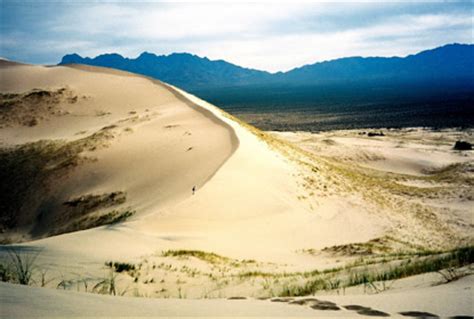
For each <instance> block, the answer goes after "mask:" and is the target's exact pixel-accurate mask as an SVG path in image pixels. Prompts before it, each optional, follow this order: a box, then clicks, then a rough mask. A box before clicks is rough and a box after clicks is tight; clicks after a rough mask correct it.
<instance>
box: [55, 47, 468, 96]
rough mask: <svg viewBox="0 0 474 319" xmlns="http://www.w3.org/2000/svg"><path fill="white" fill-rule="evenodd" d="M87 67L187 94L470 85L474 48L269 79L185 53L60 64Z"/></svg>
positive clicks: (309, 68) (320, 65) (354, 62)
mask: <svg viewBox="0 0 474 319" xmlns="http://www.w3.org/2000/svg"><path fill="white" fill-rule="evenodd" d="M71 63H76V64H88V65H95V66H103V67H110V68H115V69H120V70H125V71H130V72H134V73H138V74H143V75H147V76H150V77H153V78H156V79H159V80H162V81H164V82H167V83H170V84H173V85H176V86H178V87H181V88H183V89H185V90H189V91H195V90H199V89H212V88H223V87H235V86H249V85H293V86H294V85H296V86H300V85H305V86H308V85H328V84H333V85H338V84H350V83H361V82H366V83H376V84H378V85H380V84H381V83H384V84H394V83H417V84H420V83H425V84H430V83H434V84H437V85H443V84H456V85H468V86H472V85H473V84H474V45H472V44H449V45H445V46H442V47H438V48H435V49H432V50H426V51H422V52H419V53H417V54H414V55H409V56H407V57H388V58H387V57H348V58H341V59H335V60H330V61H324V62H317V63H314V64H309V65H305V66H302V67H298V68H295V69H292V70H290V71H287V72H277V73H269V72H266V71H260V70H254V69H249V68H244V67H241V66H238V65H235V64H232V63H229V62H226V61H224V60H209V59H208V58H206V57H204V58H203V57H199V56H197V55H192V54H189V53H173V54H170V55H155V54H153V53H148V52H143V53H142V54H140V56H138V57H137V58H135V59H130V58H125V57H123V56H121V55H119V54H116V53H112V54H103V55H99V56H97V57H95V58H88V57H86V58H83V57H81V56H79V55H78V54H68V55H65V56H64V57H63V58H62V60H61V62H60V64H71Z"/></svg>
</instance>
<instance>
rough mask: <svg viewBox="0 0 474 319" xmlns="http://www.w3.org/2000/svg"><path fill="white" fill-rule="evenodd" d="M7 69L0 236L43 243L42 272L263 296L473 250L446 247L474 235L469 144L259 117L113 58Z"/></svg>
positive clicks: (63, 280)
mask: <svg viewBox="0 0 474 319" xmlns="http://www.w3.org/2000/svg"><path fill="white" fill-rule="evenodd" d="M0 73H1V77H2V81H1V83H0V91H1V92H2V95H1V98H2V101H1V102H2V107H3V108H2V113H0V115H1V117H0V119H1V122H0V133H1V137H0V146H1V153H0V155H1V156H2V165H3V167H2V168H3V170H2V172H3V174H4V176H2V177H3V180H5V181H7V182H4V183H2V190H1V193H2V203H4V204H3V206H2V207H0V208H2V210H3V211H4V212H7V213H4V214H3V216H2V220H1V226H2V234H1V236H2V239H3V241H4V242H9V243H21V244H17V245H5V246H2V247H1V249H0V258H1V259H2V260H7V259H8V249H10V248H12V247H13V248H14V249H16V250H18V251H20V252H23V253H25V254H31V253H33V254H35V252H38V251H39V252H40V255H39V256H38V259H37V263H38V264H39V265H40V266H41V267H42V269H47V270H48V276H49V277H51V281H49V282H48V284H45V286H46V287H51V288H54V287H63V288H65V289H77V290H80V291H90V290H91V289H90V287H91V286H94V285H97V284H98V283H99V282H101V281H103V280H104V278H108V277H107V276H110V275H112V276H113V278H114V280H116V285H117V289H119V290H120V291H122V292H123V294H125V295H127V296H133V295H136V296H148V297H158V298H160V297H166V298H168V297H181V298H183V297H184V298H219V297H231V296H246V297H250V296H251V297H258V298H260V297H271V296H280V295H299V294H304V295H308V294H313V293H315V292H316V291H317V290H325V291H326V290H329V291H337V292H339V291H340V289H342V288H341V287H343V285H345V284H347V285H349V284H350V285H356V286H357V285H359V284H360V282H359V281H357V280H356V279H357V278H356V279H354V274H359V273H364V272H368V273H370V274H371V275H374V274H376V273H377V274H378V273H379V272H380V271H390V270H391V269H392V268H393V267H395V268H396V267H402V266H403V267H406V265H407V263H410V262H411V261H412V258H414V260H417V261H419V262H420V263H428V262H429V261H430V260H431V259H433V260H447V259H446V258H448V259H449V258H452V259H453V260H455V261H456V262H458V264H457V266H459V267H463V266H466V264H465V259H463V258H464V257H463V258H461V257H459V256H464V255H466V254H468V253H469V251H470V250H467V252H466V250H462V251H461V252H460V253H459V252H458V251H457V250H454V251H452V250H453V249H458V248H459V247H461V246H468V245H472V242H473V235H472V226H473V225H472V211H471V210H470V207H471V206H470V205H471V204H472V201H473V198H474V196H473V194H472V188H471V187H470V185H472V180H473V176H472V170H471V169H470V167H471V166H470V165H472V162H473V158H472V155H469V154H463V155H461V154H451V153H450V152H451V150H450V149H448V147H447V146H446V145H444V144H443V146H442V147H439V148H438V147H437V146H433V145H435V144H433V145H431V146H430V147H427V149H428V150H426V149H425V150H423V147H419V146H413V145H412V144H410V143H412V142H413V141H411V142H410V141H409V136H408V135H406V134H405V133H403V134H401V135H400V136H393V137H390V139H388V138H387V139H371V140H367V139H360V138H357V136H355V137H354V136H353V135H354V134H358V133H354V132H352V133H348V134H352V135H350V136H346V135H344V134H345V133H344V134H342V135H341V134H340V135H339V136H338V135H337V134H338V133H334V134H336V135H332V136H322V137H321V136H314V135H311V134H309V135H305V134H303V133H302V134H290V133H282V134H275V133H268V132H261V131H259V130H257V129H255V128H253V127H251V126H249V125H247V124H246V123H243V122H241V121H240V120H238V119H236V118H234V117H232V116H231V115H229V114H227V113H225V112H223V111H222V110H220V109H219V108H217V107H215V106H213V105H210V104H209V103H207V102H205V101H202V100H200V99H198V98H197V97H195V96H192V95H190V94H188V93H186V92H183V91H181V90H180V89H178V88H174V87H172V86H169V85H167V84H164V83H160V82H158V81H154V80H151V79H148V78H145V77H141V76H136V75H133V74H130V73H126V72H121V71H115V70H110V69H104V68H96V67H86V66H77V65H72V66H60V67H41V66H30V65H13V64H8V63H3V64H1V68H0ZM404 134H405V135H404ZM407 136H408V137H407ZM427 136H432V135H430V134H429V133H427ZM443 139H444V138H443V137H440V138H439V140H440V141H445V142H446V141H449V142H451V139H452V136H451V137H449V138H448V139H444V140H443ZM400 141H403V143H405V144H404V147H403V148H402V151H400V152H398V151H397V149H398V148H400V147H398V148H397V146H400V145H399V144H400ZM445 142H443V143H445ZM407 145H408V146H409V147H408V146H407ZM405 146H406V147H405ZM426 152H431V153H432V154H434V155H433V156H432V157H431V158H428V159H426V160H425V161H424V162H423V161H422V160H424V157H425V156H426ZM414 158H415V160H413V159H414ZM417 165H418V166H417ZM389 168H391V169H389ZM393 168H395V169H393ZM426 168H429V169H430V171H429V172H427V171H424V170H425V169H426ZM426 185H429V186H430V187H425V186H426ZM193 188H194V193H193ZM5 203H8V205H5ZM446 238H449V241H447V240H446ZM443 258H444V259H443ZM460 260H461V261H460ZM114 262H115V263H119V264H121V265H126V267H128V268H127V269H128V270H126V271H122V272H116V271H114V268H113V267H115V266H113V264H114ZM453 262H454V261H453ZM443 265H444V264H443ZM430 269H431V268H430ZM115 270H116V269H115ZM324 270H326V272H324ZM462 271H463V272H462V274H463V275H465V274H469V273H471V272H472V269H471V268H469V267H468V268H463V270H462ZM374 276H375V275H374ZM442 279H443V278H442V277H441V275H438V276H437V279H436V280H434V281H433V282H434V283H438V282H442ZM88 282H90V285H91V286H88V285H87V283H88ZM336 283H337V284H336ZM83 284H84V285H83ZM384 286H385V284H384ZM308 287H309V288H308ZM364 287H365V286H364ZM374 287H375V288H373V287H372V288H371V289H375V290H376V291H377V290H378V289H379V288H377V287H378V286H377V285H376V284H375V285H374ZM344 289H345V288H344ZM364 290H365V288H364ZM114 294H115V291H114ZM53 297H54V296H53ZM48 298H49V297H48ZM87 298H88V297H87ZM65 302H69V301H66V300H65ZM91 302H96V301H91ZM252 302H253V301H252ZM147 307H148V306H147ZM150 307H152V305H150ZM173 307H175V306H173ZM223 307H224V306H223ZM265 307H266V306H264V308H265ZM169 309H175V308H169ZM190 309H193V308H190ZM255 309H257V308H255ZM267 310H268V311H269V312H266V311H267ZM169 311H172V310H169ZM262 311H263V312H262V313H268V314H269V315H272V314H273V313H274V311H276V310H273V308H272V309H271V310H270V309H267V308H265V309H264V310H262ZM302 311H303V310H302ZM304 311H306V310H304ZM304 311H303V312H302V314H303V313H304V314H306V312H304ZM391 311H392V310H391ZM259 313H260V312H259V311H256V314H259Z"/></svg>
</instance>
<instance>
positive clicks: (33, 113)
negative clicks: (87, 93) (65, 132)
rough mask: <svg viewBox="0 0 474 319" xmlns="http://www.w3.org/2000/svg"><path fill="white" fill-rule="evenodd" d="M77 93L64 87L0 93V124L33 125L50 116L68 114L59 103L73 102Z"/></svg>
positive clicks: (76, 98) (75, 100)
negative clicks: (49, 89)
mask: <svg viewBox="0 0 474 319" xmlns="http://www.w3.org/2000/svg"><path fill="white" fill-rule="evenodd" d="M77 100H78V97H77V95H75V94H74V93H73V92H72V91H70V90H68V89H66V88H60V89H57V90H51V91H48V90H43V89H33V90H31V91H28V92H24V93H0V125H2V126H14V125H22V126H35V125H37V124H38V123H39V122H40V121H42V120H47V119H48V118H50V117H52V116H60V115H65V114H68V112H67V111H64V110H62V109H61V108H60V107H59V105H60V104H61V103H68V104H73V103H76V102H77Z"/></svg>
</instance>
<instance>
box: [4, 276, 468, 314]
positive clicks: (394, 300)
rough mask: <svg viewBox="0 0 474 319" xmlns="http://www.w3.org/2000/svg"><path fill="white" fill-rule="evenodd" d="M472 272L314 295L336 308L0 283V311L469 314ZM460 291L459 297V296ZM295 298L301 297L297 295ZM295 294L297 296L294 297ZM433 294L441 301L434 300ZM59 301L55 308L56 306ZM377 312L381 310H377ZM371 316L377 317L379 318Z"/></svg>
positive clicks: (9, 312)
mask: <svg viewBox="0 0 474 319" xmlns="http://www.w3.org/2000/svg"><path fill="white" fill-rule="evenodd" d="M472 284H473V282H472V276H471V277H467V278H464V279H462V280H460V281H457V282H454V283H451V284H449V285H447V286H438V287H428V288H418V289H415V290H410V291H399V292H395V293H386V294H380V295H365V296H317V299H318V300H321V301H329V302H333V303H334V304H335V305H337V306H338V307H339V309H340V310H337V311H334V310H318V309H313V308H311V307H310V306H309V305H293V304H288V302H271V301H270V300H252V299H250V300H249V299H247V300H225V299H214V300H209V299H207V300H203V299H201V300H183V299H150V298H131V297H110V296H99V295H93V294H85V293H77V292H69V291H58V290H52V289H39V288H27V287H22V286H17V285H11V284H4V283H0V300H1V302H2V313H3V315H5V316H7V317H9V318H30V317H43V316H47V317H51V316H59V317H73V316H74V317H75V316H80V317H117V316H121V317H148V316H153V317H189V316H191V317H213V318H215V317H219V318H224V317H225V318H236V317H237V318H240V317H242V318H263V317H272V318H275V317H284V318H300V317H311V318H314V317H315V316H317V317H324V318H326V317H338V318H354V317H357V318H373V317H374V315H373V314H372V315H364V314H360V313H357V312H356V311H354V310H348V309H345V308H344V306H347V305H358V306H362V307H366V308H371V309H375V310H377V311H381V312H383V313H384V314H385V315H390V316H392V317H398V318H406V316H402V315H400V312H410V311H412V312H415V311H417V312H418V315H413V316H412V317H417V316H418V317H422V316H423V313H424V314H432V315H437V316H441V317H448V316H462V315H464V316H470V315H472V314H473V313H474V309H473V306H472V297H473V295H472V291H471V289H472ZM460 296H462V297H461V298H460ZM298 299H299V300H301V299H303V298H298ZM298 299H296V300H298ZM434 299H436V300H438V301H443V302H442V303H440V302H433V300H434ZM58 304H59V305H61V307H58V306H57V305H58ZM379 316H380V315H379ZM379 316H376V317H379Z"/></svg>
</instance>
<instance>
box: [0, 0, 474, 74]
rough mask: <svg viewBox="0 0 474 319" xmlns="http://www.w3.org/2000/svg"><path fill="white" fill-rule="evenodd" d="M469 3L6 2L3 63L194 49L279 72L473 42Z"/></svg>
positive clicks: (0, 51)
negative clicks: (329, 61)
mask: <svg viewBox="0 0 474 319" xmlns="http://www.w3.org/2000/svg"><path fill="white" fill-rule="evenodd" d="M470 5H471V4H469V3H465V2H464V3H463V2H446V3H445V2H442V3H441V2H440V3H432V2H426V3H420V2H416V3H413V2H399V1H396V2H384V3H374V2H370V1H369V2H356V3H346V2H344V3H327V2H316V3H315V2H303V3H273V2H259V3H237V2H233V1H231V2H227V3H222V2H219V3H216V2H206V3H197V2H193V3H189V2H187V3H169V2H164V3H163V2H140V3H128V2H111V3H103V2H43V3H35V2H28V3H17V2H8V1H5V2H2V13H1V15H2V16H1V18H2V19H1V21H0V26H1V32H2V39H1V43H0V56H6V57H9V58H12V59H18V60H22V61H26V62H33V63H55V62H58V61H59V59H60V58H61V56H62V55H64V54H66V53H71V52H77V53H79V54H81V55H89V56H93V55H97V54H100V53H105V52H118V53H120V54H123V55H126V56H132V57H133V56H137V55H138V54H139V53H141V52H142V51H150V52H155V53H157V54H168V53H172V52H184V51H187V52H191V53H195V54H199V55H202V56H208V57H209V58H212V59H226V60H228V61H231V62H233V63H236V64H240V65H243V66H247V67H253V68H258V69H265V70H270V71H277V70H287V69H290V68H293V67H296V66H300V65H302V64H307V63H314V62H316V61H321V60H327V59H331V58H337V57H342V56H353V55H363V56H367V55H370V56H374V55H382V56H386V55H390V56H391V55H406V54H409V53H414V52H416V51H419V50H422V49H426V48H431V47H435V46H438V45H443V44H446V43H451V42H468V43H472V17H471V13H472V8H471V6H470Z"/></svg>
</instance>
